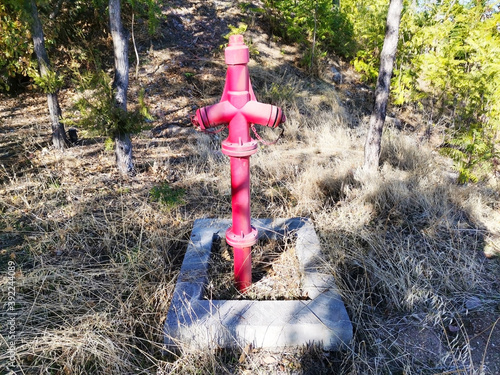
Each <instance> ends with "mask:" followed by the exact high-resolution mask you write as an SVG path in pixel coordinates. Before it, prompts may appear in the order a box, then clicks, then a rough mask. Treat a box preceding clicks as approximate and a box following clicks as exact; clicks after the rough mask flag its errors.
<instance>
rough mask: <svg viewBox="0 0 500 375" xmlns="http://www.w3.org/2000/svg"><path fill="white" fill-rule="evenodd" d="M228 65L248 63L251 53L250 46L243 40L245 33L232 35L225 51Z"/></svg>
mask: <svg viewBox="0 0 500 375" xmlns="http://www.w3.org/2000/svg"><path fill="white" fill-rule="evenodd" d="M224 55H225V60H226V64H227V65H236V64H248V61H250V54H249V52H248V47H247V46H246V45H245V43H244V42H243V35H231V36H230V37H229V43H228V45H227V47H226V50H225V51H224Z"/></svg>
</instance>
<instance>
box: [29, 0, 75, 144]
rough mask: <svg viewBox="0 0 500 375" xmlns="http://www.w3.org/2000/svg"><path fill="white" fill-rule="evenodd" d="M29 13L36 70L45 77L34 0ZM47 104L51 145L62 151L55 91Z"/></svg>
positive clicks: (46, 58) (46, 62) (47, 65)
mask: <svg viewBox="0 0 500 375" xmlns="http://www.w3.org/2000/svg"><path fill="white" fill-rule="evenodd" d="M30 11H31V18H32V22H31V24H32V29H33V44H34V49H35V53H36V57H37V60H38V69H39V70H40V76H41V77H45V76H46V75H47V74H49V72H50V60H49V56H48V55H47V51H46V49H45V39H44V36H43V29H42V24H41V22H40V19H39V17H38V9H37V7H36V4H35V0H30ZM47 104H48V107H49V114H50V122H51V126H52V144H53V145H54V147H55V148H57V149H60V150H63V149H64V148H65V147H66V145H67V144H68V139H67V137H66V132H65V130H64V124H63V123H62V122H61V117H62V115H61V107H60V106H59V101H58V100H57V91H56V92H51V93H47Z"/></svg>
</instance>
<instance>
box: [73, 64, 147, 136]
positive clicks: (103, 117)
mask: <svg viewBox="0 0 500 375" xmlns="http://www.w3.org/2000/svg"><path fill="white" fill-rule="evenodd" d="M76 74H77V75H78V81H77V84H78V88H79V91H80V92H81V93H82V95H81V97H80V99H78V100H77V101H76V103H75V108H76V109H77V110H78V111H79V112H80V115H81V118H80V120H79V122H78V125H79V126H81V127H83V128H85V129H88V130H90V131H92V132H94V133H95V134H99V135H105V136H108V137H114V136H115V135H117V134H126V133H128V134H135V133H138V132H140V131H141V130H142V129H143V126H144V122H145V120H146V119H148V118H149V119H151V115H150V114H149V112H148V109H147V107H146V106H145V103H144V91H141V92H140V95H139V108H138V109H137V110H135V111H133V112H130V111H124V110H123V109H121V108H118V107H117V106H116V105H115V100H114V92H113V88H112V85H111V78H110V77H109V76H108V75H107V74H106V73H105V72H104V71H102V70H99V71H97V73H93V72H86V73H79V72H76V73H75V75H76Z"/></svg>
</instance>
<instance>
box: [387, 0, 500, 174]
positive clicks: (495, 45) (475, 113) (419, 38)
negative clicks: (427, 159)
mask: <svg viewBox="0 0 500 375" xmlns="http://www.w3.org/2000/svg"><path fill="white" fill-rule="evenodd" d="M499 24H500V14H499V13H493V12H491V9H490V8H488V7H487V6H484V5H483V4H481V3H478V4H466V5H462V4H459V3H457V2H453V1H445V2H443V3H442V4H441V5H439V6H438V5H435V6H434V7H430V8H429V9H428V10H427V11H425V12H420V13H418V12H407V14H406V18H405V19H404V22H403V25H404V28H405V30H406V33H405V34H404V38H405V41H404V43H403V45H402V47H401V52H402V54H401V56H400V57H399V61H400V63H399V64H400V66H401V67H402V69H401V71H400V72H399V73H398V75H397V76H396V77H397V80H396V82H394V83H395V84H394V86H395V87H396V92H397V99H398V103H404V102H406V101H412V100H424V101H425V100H427V101H433V102H434V103H435V107H436V109H437V111H438V113H437V114H436V115H437V116H441V117H445V118H448V119H449V120H448V122H447V123H446V125H447V126H448V128H449V132H448V136H447V140H446V144H447V145H449V146H451V147H444V148H443V149H442V152H443V153H444V154H446V155H448V156H450V157H451V158H452V159H453V161H454V163H455V168H456V169H457V171H458V172H459V182H461V183H465V182H468V181H472V182H474V181H477V180H478V179H479V176H481V175H485V174H486V173H487V172H488V171H489V170H490V169H491V167H492V163H493V162H494V161H495V160H496V158H498V149H496V147H497V146H495V142H494V139H495V136H496V134H497V132H498V131H499V130H500V84H499V83H498V77H500V33H499V32H498V25H499ZM402 70H404V72H402Z"/></svg>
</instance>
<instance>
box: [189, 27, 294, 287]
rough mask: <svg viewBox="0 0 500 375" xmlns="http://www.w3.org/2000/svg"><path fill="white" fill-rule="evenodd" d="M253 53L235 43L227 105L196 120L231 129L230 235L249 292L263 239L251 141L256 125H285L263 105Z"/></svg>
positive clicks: (237, 274) (239, 278) (225, 145)
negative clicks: (255, 223) (254, 221)
mask: <svg viewBox="0 0 500 375" xmlns="http://www.w3.org/2000/svg"><path fill="white" fill-rule="evenodd" d="M249 58H250V55H249V52H248V47H247V46H246V45H245V43H244V42H243V36H242V35H232V36H230V37H229V44H228V46H227V48H226V49H225V60H226V64H227V75H226V83H225V86H224V91H223V93H222V98H221V101H220V102H219V103H217V104H214V105H211V106H207V107H203V108H200V109H198V110H197V111H196V114H195V115H194V116H193V125H195V127H197V128H198V129H199V130H202V131H203V130H206V129H209V128H213V127H217V126H220V125H225V124H229V135H228V137H227V139H225V140H224V141H222V152H223V153H224V154H226V155H228V156H229V158H230V165H231V196H232V197H231V205H232V211H233V217H232V219H233V223H232V226H231V227H230V228H229V229H228V230H227V231H226V242H227V243H228V244H229V245H230V246H233V250H234V278H235V282H236V285H237V287H238V289H239V290H240V291H242V292H244V291H245V290H246V289H247V288H248V287H249V286H250V285H251V283H252V255H251V249H252V246H253V245H255V243H256V242H257V238H258V232H257V229H256V228H254V227H252V225H251V224H250V155H252V154H255V153H256V152H257V144H258V142H257V141H256V140H254V139H252V137H251V136H250V131H249V129H250V125H251V124H259V125H264V126H269V127H273V128H274V127H277V126H278V125H279V124H280V123H282V122H285V116H284V115H283V112H282V111H281V109H280V108H278V107H276V106H273V105H270V104H263V103H259V102H258V101H257V99H256V98H255V94H254V92H253V89H252V84H251V82H250V75H249V73H248V66H247V64H248V61H249Z"/></svg>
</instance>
